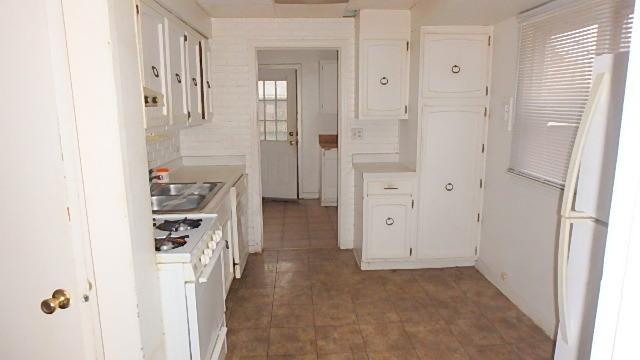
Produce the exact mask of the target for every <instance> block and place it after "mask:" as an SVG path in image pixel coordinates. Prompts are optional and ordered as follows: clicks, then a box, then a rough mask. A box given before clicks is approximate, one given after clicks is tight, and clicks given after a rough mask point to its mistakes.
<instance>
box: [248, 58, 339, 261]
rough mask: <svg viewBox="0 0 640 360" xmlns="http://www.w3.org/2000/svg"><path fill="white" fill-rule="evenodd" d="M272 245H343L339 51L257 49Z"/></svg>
mask: <svg viewBox="0 0 640 360" xmlns="http://www.w3.org/2000/svg"><path fill="white" fill-rule="evenodd" d="M257 60H258V61H257V62H258V77H257V117H256V119H257V126H258V134H259V139H260V165H261V178H262V180H261V182H262V183H261V185H262V198H263V218H264V241H263V246H264V248H266V249H286V248H289V249H290V248H296V249H300V248H308V247H315V248H319V247H322V248H327V247H331V248H336V247H338V239H337V238H338V235H337V233H338V226H337V217H338V216H337V213H338V212H337V205H338V161H337V159H338V156H337V152H338V149H337V145H338V109H339V106H338V84H339V81H338V69H339V67H338V51H337V50H330V49H264V50H257Z"/></svg>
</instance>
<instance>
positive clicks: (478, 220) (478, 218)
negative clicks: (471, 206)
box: [476, 213, 480, 222]
mask: <svg viewBox="0 0 640 360" xmlns="http://www.w3.org/2000/svg"><path fill="white" fill-rule="evenodd" d="M476 221H477V222H480V213H478V217H477V218H476Z"/></svg>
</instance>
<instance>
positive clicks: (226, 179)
mask: <svg viewBox="0 0 640 360" xmlns="http://www.w3.org/2000/svg"><path fill="white" fill-rule="evenodd" d="M245 173H246V171H245V167H244V165H204V166H181V167H179V168H177V169H173V170H171V172H169V182H193V181H195V182H223V183H224V186H223V187H222V188H221V189H220V190H219V191H218V193H217V194H216V195H215V196H214V197H213V199H211V201H210V202H209V204H208V205H207V206H206V207H205V208H204V209H203V210H201V211H200V212H201V213H210V212H211V210H212V209H215V208H216V207H217V206H218V204H220V202H221V201H222V200H223V199H224V198H225V196H226V195H228V194H229V191H230V190H231V187H232V186H233V184H235V182H236V181H238V179H240V177H241V176H242V175H243V174H245Z"/></svg>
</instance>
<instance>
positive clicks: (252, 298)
mask: <svg viewBox="0 0 640 360" xmlns="http://www.w3.org/2000/svg"><path fill="white" fill-rule="evenodd" d="M273 292H274V289H273V288H272V287H270V288H261V289H253V288H244V287H241V288H236V289H233V291H232V292H230V293H229V296H228V297H227V304H228V305H229V306H236V305H256V304H271V303H273Z"/></svg>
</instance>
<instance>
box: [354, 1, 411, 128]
mask: <svg viewBox="0 0 640 360" xmlns="http://www.w3.org/2000/svg"><path fill="white" fill-rule="evenodd" d="M410 21H411V19H410V13H409V11H407V10H361V11H360V12H359V14H358V18H357V21H356V23H357V25H356V26H357V32H358V39H357V40H358V46H357V52H358V53H357V57H358V69H357V71H358V77H357V81H358V84H357V88H358V96H357V104H358V106H357V112H358V113H357V118H358V119H360V120H372V119H389V120H394V119H406V118H407V112H408V93H409V81H408V80H409V36H410V31H411V28H410Z"/></svg>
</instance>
